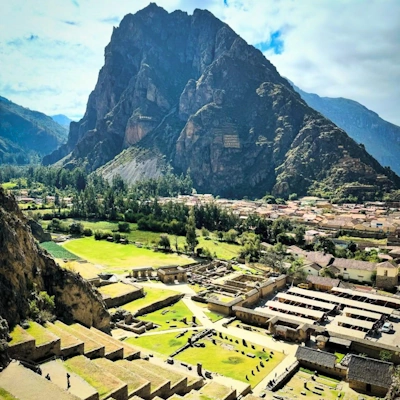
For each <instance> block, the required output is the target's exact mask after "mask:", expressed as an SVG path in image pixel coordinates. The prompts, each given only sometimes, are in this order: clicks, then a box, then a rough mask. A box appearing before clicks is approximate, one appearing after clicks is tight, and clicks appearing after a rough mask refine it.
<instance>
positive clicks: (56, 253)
mask: <svg viewBox="0 0 400 400" xmlns="http://www.w3.org/2000/svg"><path fill="white" fill-rule="evenodd" d="M40 246H41V247H43V248H44V249H45V250H47V251H48V252H49V253H50V254H51V255H52V256H53V257H54V258H62V259H64V260H78V259H79V257H78V256H77V255H75V254H73V253H71V252H70V251H68V250H67V249H65V248H64V247H62V246H60V245H58V244H57V243H54V242H43V243H40Z"/></svg>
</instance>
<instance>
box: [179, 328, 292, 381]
mask: <svg viewBox="0 0 400 400" xmlns="http://www.w3.org/2000/svg"><path fill="white" fill-rule="evenodd" d="M213 338H214V339H215V340H216V344H213V343H212V341H211V340H208V339H203V340H201V341H200V343H204V344H205V347H204V348H202V347H199V348H197V347H191V348H188V349H187V350H185V351H183V352H182V353H180V354H178V355H177V356H176V358H177V359H178V360H180V361H184V362H187V363H189V364H192V365H196V364H197V363H198V362H200V363H202V364H203V367H204V368H205V369H208V370H210V371H212V372H217V373H220V374H221V375H225V376H227V377H230V378H233V379H237V380H239V381H242V382H246V383H250V385H251V386H252V387H254V386H256V385H257V384H258V383H259V382H260V381H261V380H262V379H263V378H265V377H266V376H267V375H268V374H269V373H270V372H271V371H272V370H273V369H274V368H275V367H276V366H277V365H278V364H279V363H280V362H281V361H282V360H283V359H284V357H285V356H284V355H283V354H282V353H279V352H274V355H271V353H270V352H271V350H270V349H267V348H264V350H265V352H263V347H262V346H259V345H254V344H252V343H249V342H247V346H244V345H243V344H242V340H241V339H239V338H236V337H234V336H227V335H225V334H224V335H223V339H221V338H220V337H219V336H214V337H213ZM226 338H228V339H226ZM236 341H237V342H238V343H236ZM253 347H254V348H253ZM247 354H252V355H254V356H255V357H254V358H251V357H248V356H247ZM259 357H260V358H261V359H260V358H259ZM267 360H268V361H267ZM261 362H262V363H263V365H264V367H262V366H261V364H260V363H261ZM257 368H258V371H257ZM252 371H253V373H254V375H253V374H252ZM246 375H247V377H248V380H247V379H246Z"/></svg>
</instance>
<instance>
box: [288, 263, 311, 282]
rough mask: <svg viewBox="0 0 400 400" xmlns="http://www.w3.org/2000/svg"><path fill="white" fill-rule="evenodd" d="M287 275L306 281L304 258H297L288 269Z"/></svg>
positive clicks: (296, 279)
mask: <svg viewBox="0 0 400 400" xmlns="http://www.w3.org/2000/svg"><path fill="white" fill-rule="evenodd" d="M287 275H288V276H291V277H292V278H293V280H295V281H304V280H305V279H306V275H307V274H306V271H305V270H304V264H303V260H301V259H297V260H295V261H293V262H292V265H291V266H290V268H289V269H288V271H287Z"/></svg>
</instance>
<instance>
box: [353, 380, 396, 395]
mask: <svg viewBox="0 0 400 400" xmlns="http://www.w3.org/2000/svg"><path fill="white" fill-rule="evenodd" d="M349 386H350V388H351V389H354V390H356V391H357V392H361V393H366V394H369V395H373V396H378V397H385V396H386V393H387V391H388V389H386V388H383V387H379V386H376V385H371V391H370V392H368V391H367V384H366V383H364V382H358V381H349Z"/></svg>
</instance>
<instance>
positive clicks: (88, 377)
mask: <svg viewBox="0 0 400 400" xmlns="http://www.w3.org/2000/svg"><path fill="white" fill-rule="evenodd" d="M64 366H65V367H66V368H67V369H68V370H69V371H71V372H73V373H75V374H77V375H79V376H80V377H81V378H83V379H84V380H85V381H86V382H88V383H89V384H90V385H91V386H93V387H94V388H95V389H96V390H97V392H98V393H99V399H100V400H103V399H109V398H110V397H113V398H114V399H115V400H127V399H128V385H127V384H126V383H125V382H123V381H121V380H120V379H118V378H117V377H116V376H115V375H112V374H110V373H108V372H106V371H104V369H103V368H101V367H99V366H98V365H97V364H95V363H94V361H92V360H90V359H89V358H86V357H84V356H76V357H73V358H70V359H69V360H67V361H64Z"/></svg>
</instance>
